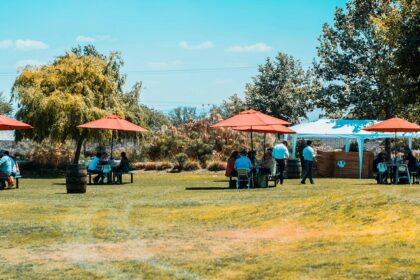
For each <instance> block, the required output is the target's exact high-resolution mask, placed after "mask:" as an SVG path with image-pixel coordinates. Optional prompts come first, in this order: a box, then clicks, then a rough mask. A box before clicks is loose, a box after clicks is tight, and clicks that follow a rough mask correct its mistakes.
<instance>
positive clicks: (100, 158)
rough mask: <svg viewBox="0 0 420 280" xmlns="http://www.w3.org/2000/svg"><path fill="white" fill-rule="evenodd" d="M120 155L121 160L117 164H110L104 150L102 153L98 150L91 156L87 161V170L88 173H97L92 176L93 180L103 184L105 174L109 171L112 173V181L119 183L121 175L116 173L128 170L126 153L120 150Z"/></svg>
mask: <svg viewBox="0 0 420 280" xmlns="http://www.w3.org/2000/svg"><path fill="white" fill-rule="evenodd" d="M120 156H121V160H120V163H119V164H118V165H117V166H112V162H111V161H110V160H109V157H108V154H107V153H106V152H104V153H100V152H98V153H96V155H95V156H94V157H92V158H91V160H90V161H89V165H88V168H87V170H88V172H89V173H92V174H96V175H97V176H95V177H94V178H93V182H94V183H95V184H103V183H104V179H105V175H107V174H109V173H111V172H112V173H113V175H114V176H113V178H112V181H114V182H116V183H120V181H121V176H117V173H118V172H128V171H130V161H129V160H128V158H127V154H126V153H125V152H121V154H120ZM104 167H109V168H108V169H105V168H104ZM108 178H109V177H108ZM108 180H109V179H108ZM107 183H109V182H107Z"/></svg>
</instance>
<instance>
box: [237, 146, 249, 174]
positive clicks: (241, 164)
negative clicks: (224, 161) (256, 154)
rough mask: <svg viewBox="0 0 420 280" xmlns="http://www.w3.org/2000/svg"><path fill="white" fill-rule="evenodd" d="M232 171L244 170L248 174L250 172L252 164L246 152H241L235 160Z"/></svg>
mask: <svg viewBox="0 0 420 280" xmlns="http://www.w3.org/2000/svg"><path fill="white" fill-rule="evenodd" d="M233 167H234V169H235V170H236V171H238V169H246V171H247V172H248V174H249V173H250V172H251V170H252V163H251V160H250V159H249V158H248V157H247V156H246V150H242V151H241V154H240V155H239V157H238V158H237V159H236V160H235V164H234V166H233Z"/></svg>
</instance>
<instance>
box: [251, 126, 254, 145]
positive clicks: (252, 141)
mask: <svg viewBox="0 0 420 280" xmlns="http://www.w3.org/2000/svg"><path fill="white" fill-rule="evenodd" d="M253 150H254V140H253V139H252V126H251V151H253Z"/></svg>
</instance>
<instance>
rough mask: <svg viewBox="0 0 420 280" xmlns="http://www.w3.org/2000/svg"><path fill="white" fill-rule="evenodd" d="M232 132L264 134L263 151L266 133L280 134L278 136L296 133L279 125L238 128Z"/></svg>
mask: <svg viewBox="0 0 420 280" xmlns="http://www.w3.org/2000/svg"><path fill="white" fill-rule="evenodd" d="M232 129H233V130H238V131H247V132H260V133H264V145H263V147H264V149H265V134H266V133H280V134H295V133H296V131H294V130H293V129H290V128H288V127H286V126H284V125H281V124H273V125H266V126H253V127H251V126H238V127H234V128H232Z"/></svg>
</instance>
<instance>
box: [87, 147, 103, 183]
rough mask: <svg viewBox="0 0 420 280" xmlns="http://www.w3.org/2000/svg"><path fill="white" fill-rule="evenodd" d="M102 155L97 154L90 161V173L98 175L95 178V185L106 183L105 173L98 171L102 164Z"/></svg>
mask: <svg viewBox="0 0 420 280" xmlns="http://www.w3.org/2000/svg"><path fill="white" fill-rule="evenodd" d="M101 159H102V154H101V153H96V155H95V156H94V157H93V158H92V159H91V160H90V161H89V165H88V172H89V173H92V174H97V176H96V177H94V178H93V182H94V183H95V184H97V183H100V184H102V183H103V182H104V173H103V171H102V170H100V169H98V167H99V163H100V162H101Z"/></svg>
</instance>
